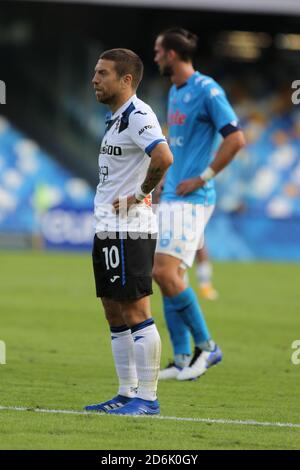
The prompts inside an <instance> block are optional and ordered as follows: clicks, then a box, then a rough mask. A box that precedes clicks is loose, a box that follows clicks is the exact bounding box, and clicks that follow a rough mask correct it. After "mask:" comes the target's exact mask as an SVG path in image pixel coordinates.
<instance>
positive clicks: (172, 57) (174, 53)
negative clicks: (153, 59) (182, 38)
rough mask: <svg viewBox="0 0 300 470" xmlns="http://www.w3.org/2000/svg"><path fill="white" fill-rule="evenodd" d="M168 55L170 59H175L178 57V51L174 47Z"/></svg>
mask: <svg viewBox="0 0 300 470" xmlns="http://www.w3.org/2000/svg"><path fill="white" fill-rule="evenodd" d="M167 57H168V60H174V59H176V57H177V53H176V52H175V51H174V50H173V49H170V50H169V51H168V52H167Z"/></svg>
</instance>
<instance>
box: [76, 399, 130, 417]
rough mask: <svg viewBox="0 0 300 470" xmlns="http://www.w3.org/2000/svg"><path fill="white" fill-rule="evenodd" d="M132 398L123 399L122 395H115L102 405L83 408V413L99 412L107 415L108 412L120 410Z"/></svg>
mask: <svg viewBox="0 0 300 470" xmlns="http://www.w3.org/2000/svg"><path fill="white" fill-rule="evenodd" d="M133 400H134V399H133V398H128V397H124V396H123V395H117V396H115V397H114V398H112V399H111V400H108V401H104V402H103V403H96V404H95V405H88V406H85V408H84V409H85V411H99V412H103V413H108V412H109V411H110V410H116V409H118V408H121V407H122V406H124V405H126V404H127V403H130V402H131V401H133Z"/></svg>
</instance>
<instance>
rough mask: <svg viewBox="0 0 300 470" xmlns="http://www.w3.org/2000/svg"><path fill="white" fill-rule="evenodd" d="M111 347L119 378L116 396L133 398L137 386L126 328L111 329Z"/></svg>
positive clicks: (129, 334)
mask: <svg viewBox="0 0 300 470" xmlns="http://www.w3.org/2000/svg"><path fill="white" fill-rule="evenodd" d="M111 347H112V353H113V357H114V361H115V367H116V372H117V375H118V378H119V391H118V395H123V396H124V397H130V398H133V397H135V396H136V388H137V385H138V379H137V373H136V367H135V357H134V343H133V339H132V335H131V331H130V329H129V328H128V327H127V326H124V327H116V328H114V327H111Z"/></svg>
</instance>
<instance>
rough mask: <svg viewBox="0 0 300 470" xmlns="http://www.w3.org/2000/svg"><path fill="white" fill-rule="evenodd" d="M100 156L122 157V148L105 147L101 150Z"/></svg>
mask: <svg viewBox="0 0 300 470" xmlns="http://www.w3.org/2000/svg"><path fill="white" fill-rule="evenodd" d="M100 154H102V155H114V156H115V157H118V156H120V155H122V148H121V147H119V146H117V145H116V146H115V145H107V144H106V145H103V147H101V149H100Z"/></svg>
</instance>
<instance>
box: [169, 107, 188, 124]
mask: <svg viewBox="0 0 300 470" xmlns="http://www.w3.org/2000/svg"><path fill="white" fill-rule="evenodd" d="M186 117H187V115H186V114H183V113H181V112H180V111H178V110H177V111H176V112H175V113H170V114H169V116H168V125H169V126H174V125H179V126H182V125H183V124H184V123H185V120H186Z"/></svg>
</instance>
